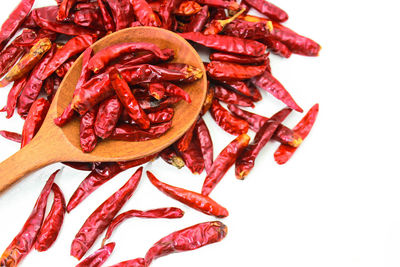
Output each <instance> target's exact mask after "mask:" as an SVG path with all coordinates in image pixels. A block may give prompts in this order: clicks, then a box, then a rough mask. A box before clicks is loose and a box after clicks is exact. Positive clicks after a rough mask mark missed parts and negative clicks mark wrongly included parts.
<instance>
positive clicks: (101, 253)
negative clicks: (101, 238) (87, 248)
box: [75, 242, 115, 267]
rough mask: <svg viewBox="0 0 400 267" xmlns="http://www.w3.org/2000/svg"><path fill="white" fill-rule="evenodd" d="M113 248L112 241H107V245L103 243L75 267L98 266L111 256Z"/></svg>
mask: <svg viewBox="0 0 400 267" xmlns="http://www.w3.org/2000/svg"><path fill="white" fill-rule="evenodd" d="M114 248H115V243H114V242H112V243H108V244H107V245H104V246H102V247H101V248H100V249H98V250H96V251H95V252H94V253H93V254H91V255H90V256H88V257H87V258H86V259H84V260H83V261H81V262H80V263H79V264H78V265H76V266H75V267H100V266H102V265H103V263H104V262H106V261H107V259H108V258H109V257H110V256H111V253H112V252H113V251H114Z"/></svg>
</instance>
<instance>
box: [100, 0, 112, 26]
mask: <svg viewBox="0 0 400 267" xmlns="http://www.w3.org/2000/svg"><path fill="white" fill-rule="evenodd" d="M97 3H98V5H99V9H100V12H101V15H102V16H103V21H104V27H105V28H106V30H107V31H110V32H114V31H115V23H114V21H113V19H112V17H111V14H110V13H109V11H108V9H107V7H106V5H105V3H104V2H103V0H97Z"/></svg>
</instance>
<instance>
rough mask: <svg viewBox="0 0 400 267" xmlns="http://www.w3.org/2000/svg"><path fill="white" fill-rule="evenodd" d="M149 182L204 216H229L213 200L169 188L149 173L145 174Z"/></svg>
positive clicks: (226, 211)
mask: <svg viewBox="0 0 400 267" xmlns="http://www.w3.org/2000/svg"><path fill="white" fill-rule="evenodd" d="M147 177H148V178H149V180H150V182H151V183H152V184H153V185H154V186H155V187H156V188H157V189H158V190H160V191H161V192H163V193H164V194H166V195H167V196H169V197H171V198H173V199H175V200H177V201H179V202H182V203H183V204H185V205H187V206H189V207H191V208H193V209H195V210H198V211H200V212H202V213H204V214H207V215H212V216H215V217H218V218H224V217H227V216H228V215H229V213H228V210H227V209H225V208H224V207H222V206H221V205H219V204H218V203H217V202H215V201H214V200H213V199H211V198H209V197H207V196H204V195H201V194H199V193H196V192H193V191H189V190H186V189H183V188H179V187H175V186H171V185H168V184H165V183H163V182H161V181H159V180H158V179H157V178H156V177H155V176H154V175H153V174H152V173H151V172H149V171H148V172H147Z"/></svg>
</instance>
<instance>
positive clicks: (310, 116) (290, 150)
mask: <svg viewBox="0 0 400 267" xmlns="http://www.w3.org/2000/svg"><path fill="white" fill-rule="evenodd" d="M318 111H319V105H318V104H315V105H314V106H313V107H312V108H311V109H310V110H309V111H308V112H307V114H306V115H305V116H304V117H303V119H301V121H300V122H299V123H298V124H297V125H296V126H295V127H294V128H293V131H294V132H295V133H297V134H298V135H300V137H301V138H302V139H303V140H304V139H306V137H307V136H308V134H309V133H310V131H311V129H312V127H313V125H314V123H315V120H316V119H317V115H318ZM296 150H297V147H291V146H288V145H280V146H279V148H278V149H277V150H276V151H275V154H274V158H275V161H276V162H277V163H278V164H285V163H286V162H287V161H288V160H289V159H290V158H291V157H292V156H293V154H294V152H296Z"/></svg>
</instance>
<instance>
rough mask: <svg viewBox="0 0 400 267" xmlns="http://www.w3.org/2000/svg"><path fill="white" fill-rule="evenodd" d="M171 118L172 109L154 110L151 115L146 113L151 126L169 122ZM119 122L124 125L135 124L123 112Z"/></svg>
mask: <svg viewBox="0 0 400 267" xmlns="http://www.w3.org/2000/svg"><path fill="white" fill-rule="evenodd" d="M173 116H174V109H173V108H164V109H160V110H156V111H154V112H151V113H147V117H148V118H149V120H150V123H151V124H158V123H163V122H167V121H170V120H172V117H173ZM120 120H121V121H123V122H125V123H129V124H135V122H134V121H133V120H132V118H131V117H130V116H129V115H128V113H127V112H125V110H123V112H122V114H121V118H120Z"/></svg>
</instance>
